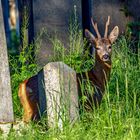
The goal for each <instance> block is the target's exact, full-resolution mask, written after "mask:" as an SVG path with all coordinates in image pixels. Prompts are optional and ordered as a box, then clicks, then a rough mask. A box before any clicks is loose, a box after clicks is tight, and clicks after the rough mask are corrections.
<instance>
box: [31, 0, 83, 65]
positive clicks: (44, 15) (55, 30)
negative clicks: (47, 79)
mask: <svg viewBox="0 0 140 140" xmlns="http://www.w3.org/2000/svg"><path fill="white" fill-rule="evenodd" d="M74 11H76V15H77V18H78V23H80V25H81V24H82V11H81V0H47V1H46V0H41V1H40V0H33V17H34V18H33V20H34V22H33V26H34V31H35V37H37V34H38V33H39V32H41V30H42V29H43V28H45V29H46V34H43V36H42V38H41V39H42V44H41V51H40V52H39V57H38V59H39V60H40V61H42V62H43V63H44V64H45V63H46V61H47V59H48V58H49V56H50V55H52V52H53V48H52V43H51V41H50V38H54V37H55V36H56V37H57V38H58V39H59V40H61V41H62V43H63V44H64V47H66V48H67V47H68V46H69V26H70V17H71V16H73V18H75V17H74Z"/></svg>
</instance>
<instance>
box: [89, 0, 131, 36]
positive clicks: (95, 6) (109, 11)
mask: <svg viewBox="0 0 140 140" xmlns="http://www.w3.org/2000/svg"><path fill="white" fill-rule="evenodd" d="M123 7H124V4H123V3H122V2H121V1H120V0H92V17H93V19H94V20H95V21H97V22H98V25H99V30H100V32H101V34H102V35H103V34H104V28H105V22H106V21H107V17H108V16H110V17H111V22H110V30H112V29H113V27H114V26H116V25H118V26H119V28H120V32H121V33H123V32H124V30H125V27H126V24H127V23H128V21H129V18H126V17H125V15H124V13H123V12H122V11H121V10H120V9H123Z"/></svg>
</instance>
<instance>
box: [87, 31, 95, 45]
mask: <svg viewBox="0 0 140 140" xmlns="http://www.w3.org/2000/svg"><path fill="white" fill-rule="evenodd" d="M85 37H86V38H87V39H88V40H89V41H90V42H91V43H94V42H95V41H96V38H95V36H94V35H93V34H92V33H91V32H90V31H89V30H88V29H85Z"/></svg>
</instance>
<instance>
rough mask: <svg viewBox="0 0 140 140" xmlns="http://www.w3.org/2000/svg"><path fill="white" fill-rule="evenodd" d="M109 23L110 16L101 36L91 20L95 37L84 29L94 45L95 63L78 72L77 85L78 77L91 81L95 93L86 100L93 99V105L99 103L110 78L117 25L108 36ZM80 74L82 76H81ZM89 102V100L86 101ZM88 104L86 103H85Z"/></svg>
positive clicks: (117, 31) (95, 24) (117, 32)
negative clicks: (89, 68)
mask: <svg viewBox="0 0 140 140" xmlns="http://www.w3.org/2000/svg"><path fill="white" fill-rule="evenodd" d="M109 23H110V17H108V21H107V22H106V26H105V27H106V28H105V34H104V37H103V38H102V37H101V35H100V33H99V31H98V27H97V23H94V22H93V20H92V25H93V27H94V29H95V32H96V34H97V38H96V37H95V36H94V35H93V34H92V33H91V32H90V31H89V30H87V29H86V30H85V36H86V38H87V39H88V40H89V42H90V43H91V45H92V46H93V47H95V65H94V66H93V68H92V69H91V70H90V71H87V72H86V73H82V74H78V75H77V76H78V86H79V79H80V80H82V79H87V78H88V80H89V81H90V82H91V83H92V85H93V86H94V88H96V90H95V93H93V97H92V98H93V99H91V97H88V98H89V99H88V100H90V101H91V100H92V101H94V104H95V106H96V107H97V106H98V105H100V103H101V100H102V97H103V94H104V91H105V86H106V83H107V81H108V80H109V78H110V72H111V64H112V62H111V54H112V43H113V42H114V41H115V40H116V39H117V37H118V34H119V28H118V26H115V27H114V29H113V30H112V31H111V33H110V35H109V36H108V26H109ZM81 75H82V78H81ZM88 102H89V101H88ZM87 104H88V103H87Z"/></svg>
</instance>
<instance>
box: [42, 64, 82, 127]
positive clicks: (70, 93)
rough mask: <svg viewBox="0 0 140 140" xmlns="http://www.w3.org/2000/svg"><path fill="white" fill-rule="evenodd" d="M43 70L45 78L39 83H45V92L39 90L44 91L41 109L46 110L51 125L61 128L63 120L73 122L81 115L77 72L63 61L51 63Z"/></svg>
mask: <svg viewBox="0 0 140 140" xmlns="http://www.w3.org/2000/svg"><path fill="white" fill-rule="evenodd" d="M42 72H43V75H44V78H43V79H44V80H43V81H42V80H41V79H42V78H40V80H39V85H41V84H43V85H42V87H43V89H44V90H45V92H44V93H43V92H40V90H42V89H40V90H39V94H40V93H43V96H41V95H39V100H40V107H41V106H43V107H41V111H42V110H43V111H45V110H46V113H47V118H48V125H49V127H54V126H56V125H57V126H58V127H59V128H61V127H62V126H63V120H65V119H68V120H69V121H70V122H73V121H75V120H76V119H77V118H78V117H79V115H78V114H79V110H78V91H77V82H76V73H75V71H74V70H72V69H71V68H70V67H68V66H67V65H65V64H64V63H62V62H52V63H49V64H47V65H46V66H45V67H44V68H43V71H42ZM40 74H41V73H40ZM43 75H42V76H43ZM39 87H41V86H39ZM42 103H43V104H42Z"/></svg>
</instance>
